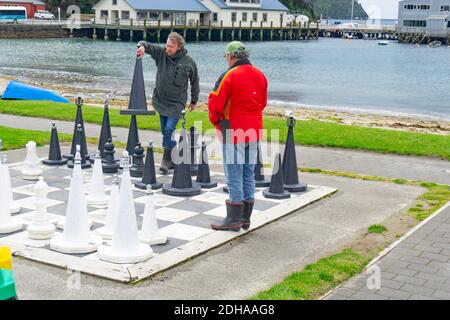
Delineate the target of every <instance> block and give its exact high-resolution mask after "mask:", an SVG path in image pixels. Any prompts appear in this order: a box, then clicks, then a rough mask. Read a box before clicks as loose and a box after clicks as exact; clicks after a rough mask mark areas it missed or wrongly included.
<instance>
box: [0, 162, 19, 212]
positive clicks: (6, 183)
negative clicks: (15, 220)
mask: <svg viewBox="0 0 450 320" xmlns="http://www.w3.org/2000/svg"><path fill="white" fill-rule="evenodd" d="M1 160H2V161H0V184H1V183H2V182H3V185H2V187H1V188H0V192H1V193H5V194H6V196H7V197H8V201H9V202H8V203H9V212H10V213H12V214H14V213H19V212H20V210H21V208H20V206H19V205H18V204H17V203H16V202H15V201H14V198H13V192H12V188H11V176H10V174H9V167H8V156H7V155H3V157H2V159H1Z"/></svg>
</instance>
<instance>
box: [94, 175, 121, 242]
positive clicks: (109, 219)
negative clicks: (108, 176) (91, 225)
mask: <svg viewBox="0 0 450 320" xmlns="http://www.w3.org/2000/svg"><path fill="white" fill-rule="evenodd" d="M119 206H120V202H119V179H118V177H117V175H114V179H113V181H112V185H111V194H110V197H109V203H108V210H107V211H106V217H105V218H106V219H105V220H106V222H105V226H104V227H101V228H98V229H96V230H95V231H96V232H97V233H98V234H99V235H100V236H101V237H102V238H103V239H107V240H111V239H112V235H113V231H114V226H115V223H116V221H117V216H118V212H119Z"/></svg>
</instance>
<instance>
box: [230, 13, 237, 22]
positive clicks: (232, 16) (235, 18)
mask: <svg viewBox="0 0 450 320" xmlns="http://www.w3.org/2000/svg"><path fill="white" fill-rule="evenodd" d="M236 21H237V13H236V12H232V13H231V22H236Z"/></svg>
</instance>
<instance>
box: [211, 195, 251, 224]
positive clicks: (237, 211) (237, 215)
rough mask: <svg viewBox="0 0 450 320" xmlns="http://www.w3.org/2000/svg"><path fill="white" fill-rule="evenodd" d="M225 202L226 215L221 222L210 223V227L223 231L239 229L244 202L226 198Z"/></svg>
mask: <svg viewBox="0 0 450 320" xmlns="http://www.w3.org/2000/svg"><path fill="white" fill-rule="evenodd" d="M225 203H226V205H227V217H226V218H225V219H224V220H223V221H222V223H217V224H214V223H213V224H211V228H213V229H214V230H223V231H239V230H241V219H242V211H243V209H244V203H243V202H241V203H231V202H229V201H228V200H227V201H226V202H225Z"/></svg>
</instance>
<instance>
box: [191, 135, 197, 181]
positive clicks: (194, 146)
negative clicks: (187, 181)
mask: <svg viewBox="0 0 450 320" xmlns="http://www.w3.org/2000/svg"><path fill="white" fill-rule="evenodd" d="M197 138H198V135H197V134H196V132H195V127H190V128H189V144H190V151H189V155H190V157H191V161H190V165H191V176H196V175H197V173H198V164H197V159H196V149H197Z"/></svg>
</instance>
